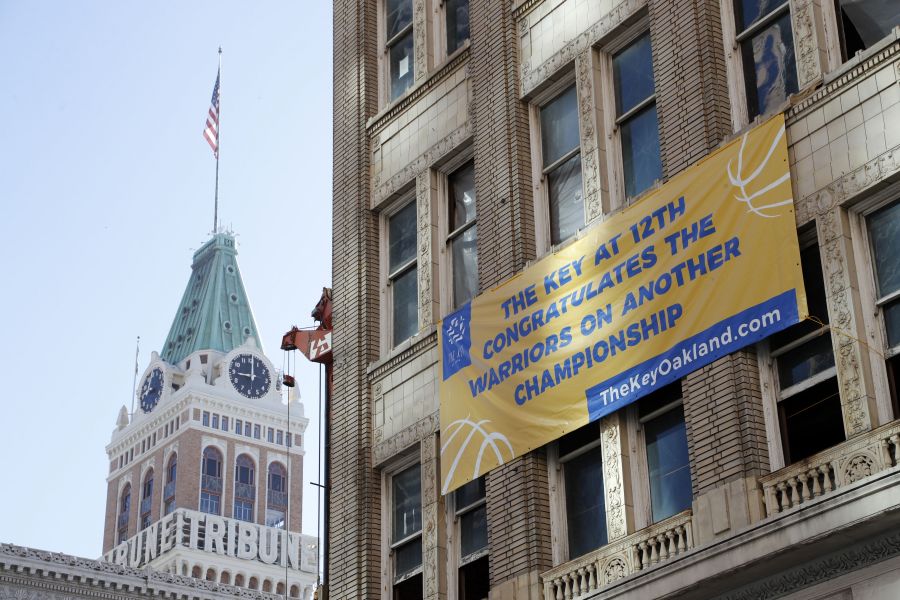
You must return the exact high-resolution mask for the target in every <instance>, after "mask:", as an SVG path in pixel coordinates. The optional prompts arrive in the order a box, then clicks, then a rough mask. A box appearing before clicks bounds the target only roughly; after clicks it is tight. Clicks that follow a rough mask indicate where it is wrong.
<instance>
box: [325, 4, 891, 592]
mask: <svg viewBox="0 0 900 600" xmlns="http://www.w3.org/2000/svg"><path fill="white" fill-rule="evenodd" d="M774 4H775V3H767V2H763V1H762V0H759V1H754V0H745V1H743V2H731V1H730V0H693V1H691V2H686V1H684V0H599V1H596V2H587V1H584V0H502V1H498V0H469V1H468V2H465V1H454V0H443V1H441V2H438V1H437V0H356V1H350V2H336V3H335V4H334V174H333V178H334V179H333V183H334V186H333V188H334V197H333V214H334V224H333V234H334V248H333V290H334V340H333V341H334V350H333V352H334V389H333V397H332V404H331V415H330V426H331V455H330V456H331V472H330V485H331V499H332V500H331V506H330V509H331V522H330V528H329V556H328V560H329V574H330V575H329V581H328V582H327V584H328V586H329V594H330V596H332V597H333V598H361V597H366V598H385V599H387V598H397V599H405V598H429V599H437V598H481V597H490V598H541V597H542V598H544V599H545V600H563V599H568V598H588V597H597V598H662V597H684V598H711V597H721V598H735V599H737V598H761V597H776V596H777V597H790V598H797V599H799V598H810V599H812V598H829V599H832V598H833V599H837V598H841V599H848V598H854V599H860V598H864V599H874V598H894V597H897V596H898V595H900V570H898V569H900V556H898V553H900V537H898V533H900V488H898V487H897V483H898V481H900V470H898V465H900V421H898V420H897V418H898V416H900V413H898V401H897V398H898V387H900V358H898V351H900V303H898V298H900V295H898V292H900V275H898V273H900V246H898V244H900V242H898V240H900V85H898V77H900V33H898V31H900V30H898V29H897V25H898V24H900V14H898V9H897V5H896V3H894V2H891V1H889V0H873V1H872V2H870V3H868V4H867V5H865V6H863V3H860V2H855V1H853V0H837V1H832V0H827V1H822V2H819V1H817V0H788V1H787V2H784V3H780V4H778V5H777V6H775V5H774ZM778 113H782V114H783V115H784V118H785V121H786V136H787V143H788V155H789V162H790V172H791V183H792V187H793V196H794V209H795V214H796V220H797V230H798V239H799V242H800V250H801V259H802V263H803V265H802V266H803V275H804V282H805V286H806V289H807V292H808V294H809V304H810V313H811V315H812V316H813V317H814V318H815V321H807V322H804V323H801V324H799V325H797V326H795V327H794V328H793V329H790V330H788V331H787V332H784V334H783V335H782V334H777V335H773V336H771V338H770V339H767V340H764V341H763V342H761V343H759V344H755V345H752V346H749V347H746V348H744V349H743V350H741V351H738V352H735V353H733V354H731V355H728V356H726V357H723V358H721V359H719V360H717V361H715V362H714V363H712V364H710V365H708V366H705V367H703V368H701V369H698V370H696V371H695V372H693V373H691V374H690V375H688V376H687V377H684V378H683V379H682V380H681V381H680V382H678V383H676V384H674V385H673V386H670V387H669V388H668V389H666V390H665V392H664V393H662V394H660V395H658V396H656V397H654V398H653V399H652V400H647V401H639V402H638V403H636V404H635V405H632V406H630V407H627V408H625V409H622V410H620V411H619V412H617V413H614V414H612V415H610V416H608V417H605V418H604V419H602V420H601V421H600V422H599V424H594V425H593V426H592V428H591V426H589V427H588V429H586V430H584V431H579V432H576V433H577V435H573V436H566V437H564V438H562V439H560V440H558V441H556V442H553V443H551V444H547V445H545V446H542V447H540V448H538V449H536V450H534V451H532V452H530V453H528V454H526V455H525V456H522V457H519V458H517V459H515V460H512V461H510V462H508V463H507V464H505V465H503V466H502V467H499V468H497V469H495V470H493V471H491V472H489V473H488V474H487V475H486V476H485V477H484V478H483V480H482V481H481V482H480V483H479V484H477V485H474V486H472V487H469V488H467V489H466V491H465V492H464V493H462V494H460V493H459V492H456V493H452V494H448V495H441V493H440V486H439V485H438V484H437V473H439V472H440V464H439V456H440V448H441V432H440V430H439V429H440V428H439V414H438V409H439V402H438V375H437V374H438V372H439V370H438V369H439V366H438V361H439V359H440V357H439V354H440V349H439V347H438V345H437V324H438V323H439V322H440V320H441V319H442V317H443V316H445V315H447V314H448V313H449V312H451V311H452V310H454V309H455V308H456V307H457V306H459V305H460V303H462V302H465V301H466V300H467V299H469V298H471V297H472V295H473V294H476V293H477V292H479V291H485V290H488V289H490V288H492V287H494V286H496V285H498V284H500V283H502V282H504V281H507V280H509V279H510V278H511V277H514V276H515V275H516V274H517V273H519V272H521V271H522V270H523V269H524V268H525V267H526V266H527V265H529V264H531V263H533V262H534V261H537V260H539V259H540V258H541V257H543V256H546V255H548V254H549V253H551V252H554V251H556V250H557V249H559V248H561V247H564V246H565V245H566V244H567V243H569V242H570V240H571V239H573V238H577V237H578V236H579V235H580V232H583V231H589V230H590V229H591V228H592V227H595V226H596V225H597V224H598V223H601V222H602V221H603V220H604V219H605V218H606V217H607V216H608V215H611V214H614V213H616V212H618V211H621V210H623V209H624V208H626V207H629V206H634V205H639V203H640V202H641V198H642V196H643V195H644V194H646V192H647V191H648V190H652V189H654V187H655V186H656V185H659V182H665V181H667V180H669V179H671V178H672V177H674V176H675V175H677V174H678V173H680V172H682V171H684V170H685V169H686V168H688V167H690V166H691V165H693V164H695V163H697V161H699V160H700V159H702V158H703V157H705V156H707V155H708V154H710V153H711V152H713V151H714V150H716V149H717V148H719V147H720V146H721V145H722V144H723V143H725V142H728V141H730V140H732V139H734V138H735V137H736V136H738V135H740V134H741V133H743V132H744V131H746V130H748V129H749V128H751V127H752V126H753V124H754V123H755V122H757V121H758V120H761V119H763V118H767V117H769V116H771V115H774V114H778ZM761 268H765V267H761ZM661 432H662V433H661ZM662 434H665V435H662ZM663 438H665V439H666V440H669V441H670V442H671V445H670V446H666V448H667V449H668V450H669V451H670V453H669V454H670V455H671V456H676V455H677V456H680V455H682V454H683V456H684V460H683V462H682V463H679V464H677V465H675V466H677V469H673V470H672V471H671V472H667V473H665V474H664V475H671V477H670V478H668V479H667V478H666V476H663V475H660V468H661V467H660V464H654V462H653V460H654V459H652V458H651V457H652V455H654V453H658V452H659V450H660V448H662V446H660V444H662V443H663V442H662V441H661V440H662V439H663ZM666 443H669V442H666ZM673 460H674V459H673ZM657 462H658V461H657ZM676 471H677V473H676ZM688 475H689V476H688Z"/></svg>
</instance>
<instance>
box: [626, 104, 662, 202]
mask: <svg viewBox="0 0 900 600" xmlns="http://www.w3.org/2000/svg"><path fill="white" fill-rule="evenodd" d="M622 161H623V162H624V165H623V166H624V168H625V195H627V196H629V197H632V196H637V195H638V194H640V193H641V192H643V191H644V190H646V189H647V188H649V187H650V186H651V185H653V182H654V181H656V180H657V179H660V178H661V177H662V161H661V159H660V157H659V128H658V126H657V121H656V104H652V105H651V106H649V107H647V108H646V109H645V110H642V111H641V112H639V113H638V114H636V115H635V116H634V117H632V118H630V119H628V120H627V121H625V122H624V123H622Z"/></svg>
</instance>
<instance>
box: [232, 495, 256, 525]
mask: <svg viewBox="0 0 900 600" xmlns="http://www.w3.org/2000/svg"><path fill="white" fill-rule="evenodd" d="M234 518H235V519H238V520H240V521H252V520H253V503H252V502H250V501H248V500H235V501H234Z"/></svg>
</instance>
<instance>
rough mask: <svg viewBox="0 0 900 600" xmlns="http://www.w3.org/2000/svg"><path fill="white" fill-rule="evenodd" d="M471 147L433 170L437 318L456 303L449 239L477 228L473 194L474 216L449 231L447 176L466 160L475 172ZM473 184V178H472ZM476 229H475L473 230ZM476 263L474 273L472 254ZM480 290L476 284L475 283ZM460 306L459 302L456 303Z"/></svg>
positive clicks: (454, 308) (461, 166) (476, 236)
mask: <svg viewBox="0 0 900 600" xmlns="http://www.w3.org/2000/svg"><path fill="white" fill-rule="evenodd" d="M473 150H474V149H473V148H471V147H467V148H465V149H463V150H462V151H461V152H459V153H458V154H457V155H456V156H455V157H453V158H452V159H451V160H450V161H448V162H447V163H445V164H444V165H442V166H441V169H440V170H439V171H437V173H436V174H437V188H438V198H439V205H440V208H439V210H438V233H437V237H438V239H439V240H441V241H440V249H439V255H440V260H439V261H438V262H439V276H440V283H441V285H440V297H439V303H440V314H441V317H442V318H443V317H445V316H447V315H448V314H450V313H452V312H453V311H455V310H456V309H458V308H459V306H456V304H455V302H454V281H453V275H454V264H453V247H452V241H453V240H454V239H456V238H457V237H459V236H460V235H462V234H463V233H465V232H466V231H468V230H469V229H470V228H472V227H476V228H477V227H478V214H477V205H478V194H477V192H476V194H475V204H476V215H475V218H474V219H472V220H471V221H467V222H466V223H465V225H462V226H460V227H458V228H456V229H455V230H452V231H451V230H450V202H451V198H450V177H451V176H452V175H453V174H455V173H457V172H458V171H460V170H462V169H463V168H465V167H466V166H467V165H468V164H469V163H472V171H473V174H474V171H475V156H474V152H473ZM473 184H474V180H473ZM476 231H477V229H476ZM475 239H476V244H477V239H478V234H477V232H476V234H475ZM475 264H476V276H477V266H478V258H477V256H476V259H475ZM478 289H479V290H480V285H479V286H478ZM478 294H479V291H476V292H475V296H477V295H478ZM460 306H462V305H460Z"/></svg>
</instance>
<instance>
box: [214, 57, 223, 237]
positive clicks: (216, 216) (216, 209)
mask: <svg viewBox="0 0 900 600" xmlns="http://www.w3.org/2000/svg"><path fill="white" fill-rule="evenodd" d="M218 80H219V99H218V100H219V107H218V113H219V124H218V125H217V127H216V136H217V139H216V197H215V205H214V207H213V235H215V234H216V233H218V231H219V153H220V152H221V151H222V46H219V72H218Z"/></svg>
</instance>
